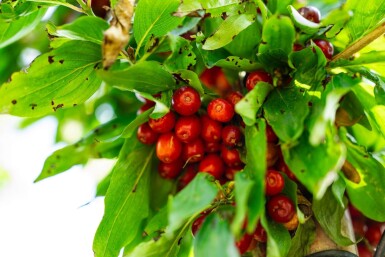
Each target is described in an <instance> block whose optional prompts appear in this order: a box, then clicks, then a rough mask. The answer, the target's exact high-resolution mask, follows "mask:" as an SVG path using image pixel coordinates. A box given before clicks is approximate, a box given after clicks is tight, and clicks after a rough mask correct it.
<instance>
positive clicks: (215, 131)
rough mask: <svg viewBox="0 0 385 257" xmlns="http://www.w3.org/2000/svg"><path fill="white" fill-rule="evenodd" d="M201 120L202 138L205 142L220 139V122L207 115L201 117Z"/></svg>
mask: <svg viewBox="0 0 385 257" xmlns="http://www.w3.org/2000/svg"><path fill="white" fill-rule="evenodd" d="M201 121H202V132H201V133H202V135H201V136H202V138H203V140H205V141H207V142H219V141H221V133H222V124H221V123H220V122H218V121H215V120H212V119H210V118H209V117H208V116H207V115H203V116H202V117H201Z"/></svg>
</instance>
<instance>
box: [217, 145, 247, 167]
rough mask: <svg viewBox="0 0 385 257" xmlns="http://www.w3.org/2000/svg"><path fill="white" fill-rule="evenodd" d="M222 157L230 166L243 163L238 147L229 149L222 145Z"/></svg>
mask: <svg viewBox="0 0 385 257" xmlns="http://www.w3.org/2000/svg"><path fill="white" fill-rule="evenodd" d="M221 157H222V160H223V161H224V162H225V163H226V165H227V166H229V167H237V166H240V165H242V164H243V163H242V161H241V157H240V156H239V152H238V150H237V149H229V148H227V147H226V146H224V145H222V147H221Z"/></svg>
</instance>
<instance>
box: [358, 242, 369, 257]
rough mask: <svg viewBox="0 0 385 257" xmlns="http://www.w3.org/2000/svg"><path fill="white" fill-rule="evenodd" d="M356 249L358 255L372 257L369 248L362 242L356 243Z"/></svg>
mask: <svg viewBox="0 0 385 257" xmlns="http://www.w3.org/2000/svg"><path fill="white" fill-rule="evenodd" d="M357 249H358V256H360V257H373V253H372V252H371V251H370V250H369V248H368V247H367V246H366V245H365V244H364V243H360V244H358V246H357Z"/></svg>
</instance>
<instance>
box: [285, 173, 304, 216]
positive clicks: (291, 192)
mask: <svg viewBox="0 0 385 257" xmlns="http://www.w3.org/2000/svg"><path fill="white" fill-rule="evenodd" d="M281 174H282V176H283V177H284V179H285V187H284V188H283V191H282V194H284V195H286V196H287V197H289V198H290V199H291V200H292V201H293V203H294V206H296V209H297V211H296V212H297V217H298V220H299V222H300V223H304V222H305V221H306V217H305V215H304V214H303V213H302V211H301V210H300V209H299V207H298V197H297V192H298V185H297V183H296V182H294V181H293V180H291V179H290V178H288V176H287V175H286V174H284V173H281Z"/></svg>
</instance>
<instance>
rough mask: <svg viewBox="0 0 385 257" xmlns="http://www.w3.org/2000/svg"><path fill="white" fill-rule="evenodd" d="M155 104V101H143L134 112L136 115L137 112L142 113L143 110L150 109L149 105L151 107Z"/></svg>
mask: <svg viewBox="0 0 385 257" xmlns="http://www.w3.org/2000/svg"><path fill="white" fill-rule="evenodd" d="M154 105H155V102H146V103H144V104H143V105H142V106H141V107H140V108H139V110H138V112H137V113H136V114H137V115H139V114H142V113H144V112H145V111H147V110H148V109H150V108H151V107H153V106H154Z"/></svg>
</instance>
